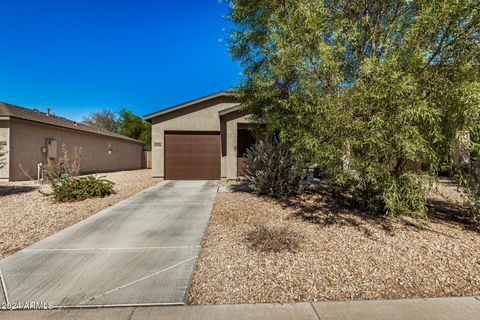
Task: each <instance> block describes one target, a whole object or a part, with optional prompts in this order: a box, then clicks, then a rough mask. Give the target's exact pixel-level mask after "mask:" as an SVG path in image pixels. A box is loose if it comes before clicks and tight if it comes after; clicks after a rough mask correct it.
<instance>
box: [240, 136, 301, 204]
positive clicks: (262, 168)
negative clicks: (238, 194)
mask: <svg viewBox="0 0 480 320" xmlns="http://www.w3.org/2000/svg"><path fill="white" fill-rule="evenodd" d="M245 163H246V174H245V177H246V179H247V182H248V184H249V185H250V187H251V189H252V191H253V192H254V193H257V194H262V195H267V196H270V197H274V198H282V199H284V198H288V197H290V196H293V195H296V194H298V193H299V192H300V189H301V181H302V178H303V165H302V163H301V162H300V161H298V160H296V159H295V158H294V157H293V156H292V154H291V152H290V149H289V148H288V146H287V145H286V144H283V143H280V142H277V141H275V142H273V143H269V142H260V143H257V144H255V145H254V146H253V147H252V148H251V149H249V150H248V151H247V158H246V162H245Z"/></svg>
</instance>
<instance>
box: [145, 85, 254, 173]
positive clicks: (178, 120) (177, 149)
mask: <svg viewBox="0 0 480 320" xmlns="http://www.w3.org/2000/svg"><path fill="white" fill-rule="evenodd" d="M144 119H145V120H146V121H149V122H151V123H152V174H153V176H154V177H158V178H164V179H167V180H198V179H206V180H207V179H210V180H218V179H228V180H233V179H237V178H239V177H241V176H243V169H244V154H245V152H246V150H247V148H249V147H250V146H251V145H252V144H254V143H255V141H256V140H257V139H259V138H260V135H261V130H252V126H251V125H249V124H251V123H252V119H251V117H250V116H249V114H248V113H247V112H246V111H244V110H242V108H241V105H240V104H239V103H238V101H236V100H235V98H234V97H233V95H232V94H231V93H229V92H218V93H215V94H212V95H209V96H206V97H203V98H199V99H196V100H193V101H189V102H186V103H183V104H180V105H176V106H173V107H171V108H168V109H164V110H161V111H158V112H155V113H152V114H149V115H146V116H145V117H144ZM257 127H258V126H257ZM257 129H258V128H257Z"/></svg>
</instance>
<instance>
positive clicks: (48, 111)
mask: <svg viewBox="0 0 480 320" xmlns="http://www.w3.org/2000/svg"><path fill="white" fill-rule="evenodd" d="M50 111H52V109H51V108H48V107H47V116H49V115H50Z"/></svg>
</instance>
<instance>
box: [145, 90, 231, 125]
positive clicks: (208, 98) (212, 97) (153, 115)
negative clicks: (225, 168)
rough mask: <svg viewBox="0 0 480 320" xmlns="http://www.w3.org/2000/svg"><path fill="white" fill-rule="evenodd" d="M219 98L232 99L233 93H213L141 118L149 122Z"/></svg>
mask: <svg viewBox="0 0 480 320" xmlns="http://www.w3.org/2000/svg"><path fill="white" fill-rule="evenodd" d="M219 97H234V93H233V91H220V92H217V93H213V94H210V95H208V96H205V97H201V98H198V99H195V100H190V101H187V102H184V103H181V104H177V105H175V106H173V107H169V108H166V109H163V110H160V111H157V112H154V113H150V114H147V115H146V116H144V117H143V119H145V120H151V119H153V118H155V117H158V116H161V115H162V114H165V113H169V112H172V111H175V110H178V109H183V108H186V107H190V106H192V105H195V104H197V103H201V102H204V101H208V100H212V99H215V98H219Z"/></svg>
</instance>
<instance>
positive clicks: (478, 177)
mask: <svg viewBox="0 0 480 320" xmlns="http://www.w3.org/2000/svg"><path fill="white" fill-rule="evenodd" d="M457 178H459V181H460V184H461V185H462V186H463V187H464V188H465V190H466V192H467V195H468V199H467V204H468V206H469V208H468V209H469V214H470V216H469V217H468V218H469V219H470V221H471V223H472V224H474V225H476V226H477V227H480V160H472V161H471V162H470V163H466V164H463V165H462V166H461V168H460V169H459V173H458V174H457Z"/></svg>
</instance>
